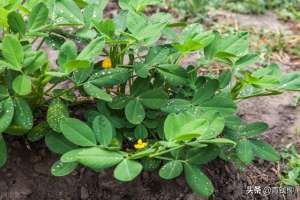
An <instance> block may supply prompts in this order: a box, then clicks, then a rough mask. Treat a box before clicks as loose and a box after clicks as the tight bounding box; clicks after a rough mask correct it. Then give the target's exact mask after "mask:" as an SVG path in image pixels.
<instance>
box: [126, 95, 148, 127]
mask: <svg viewBox="0 0 300 200" xmlns="http://www.w3.org/2000/svg"><path fill="white" fill-rule="evenodd" d="M125 115H126V118H127V120H128V121H129V122H130V123H132V124H140V123H141V122H142V121H143V120H144V119H145V110H144V107H143V105H142V103H141V102H140V101H138V100H131V101H129V103H128V104H127V105H126V107H125Z"/></svg>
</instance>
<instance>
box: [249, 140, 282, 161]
mask: <svg viewBox="0 0 300 200" xmlns="http://www.w3.org/2000/svg"><path fill="white" fill-rule="evenodd" d="M250 142H251V144H252V146H253V151H254V153H255V155H256V156H258V157H260V158H262V159H264V160H268V161H274V162H275V161H279V160H280V155H279V154H278V153H277V152H276V151H275V150H274V149H273V147H272V146H271V145H270V144H268V143H266V142H264V141H262V140H250Z"/></svg>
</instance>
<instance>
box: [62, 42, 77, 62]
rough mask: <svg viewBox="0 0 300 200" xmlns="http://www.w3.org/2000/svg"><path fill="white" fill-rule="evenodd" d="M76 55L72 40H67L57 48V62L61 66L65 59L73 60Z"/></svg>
mask: <svg viewBox="0 0 300 200" xmlns="http://www.w3.org/2000/svg"><path fill="white" fill-rule="evenodd" d="M76 57H77V47H76V44H75V43H74V42H73V41H72V40H67V41H66V42H65V43H64V44H63V45H62V46H61V47H60V49H59V54H58V59H57V62H58V64H59V66H61V67H62V66H63V65H64V64H65V63H66V62H67V61H70V60H75V59H76Z"/></svg>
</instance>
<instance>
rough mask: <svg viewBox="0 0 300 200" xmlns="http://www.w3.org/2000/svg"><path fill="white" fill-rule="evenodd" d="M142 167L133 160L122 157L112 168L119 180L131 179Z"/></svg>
mask: <svg viewBox="0 0 300 200" xmlns="http://www.w3.org/2000/svg"><path fill="white" fill-rule="evenodd" d="M142 169H143V166H142V164H140V163H139V162H137V161H134V160H128V159H124V160H123V161H122V162H121V163H119V164H118V165H117V167H116V168H115V170H114V177H115V178H116V179H118V180H119V181H132V180H133V179H134V178H135V177H137V176H138V175H139V174H140V173H141V171H142Z"/></svg>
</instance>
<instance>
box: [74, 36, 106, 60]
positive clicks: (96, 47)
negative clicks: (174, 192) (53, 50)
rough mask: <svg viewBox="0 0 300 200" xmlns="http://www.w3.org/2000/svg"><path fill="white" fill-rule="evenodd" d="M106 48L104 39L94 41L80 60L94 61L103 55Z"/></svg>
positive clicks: (81, 53) (99, 38)
mask: <svg viewBox="0 0 300 200" xmlns="http://www.w3.org/2000/svg"><path fill="white" fill-rule="evenodd" d="M103 47H104V37H98V38H96V39H94V40H92V41H91V42H90V43H89V44H88V45H87V46H86V47H85V48H84V49H83V50H82V51H81V52H80V54H79V55H78V57H77V59H78V60H88V61H94V59H95V58H96V57H97V56H99V55H100V54H101V53H102V50H103Z"/></svg>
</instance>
